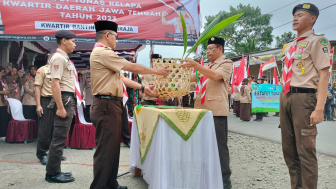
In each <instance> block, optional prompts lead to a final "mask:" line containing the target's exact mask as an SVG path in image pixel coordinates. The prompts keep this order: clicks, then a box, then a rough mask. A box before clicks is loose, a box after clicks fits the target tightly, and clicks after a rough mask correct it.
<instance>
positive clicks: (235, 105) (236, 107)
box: [233, 85, 240, 117]
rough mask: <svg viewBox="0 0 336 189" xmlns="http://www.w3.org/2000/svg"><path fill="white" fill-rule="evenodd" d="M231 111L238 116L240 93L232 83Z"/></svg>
mask: <svg viewBox="0 0 336 189" xmlns="http://www.w3.org/2000/svg"><path fill="white" fill-rule="evenodd" d="M233 96H234V97H233V98H234V99H233V100H234V102H233V113H234V114H236V117H239V115H240V93H239V90H238V87H237V86H236V85H233Z"/></svg>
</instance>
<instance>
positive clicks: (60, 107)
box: [45, 30, 76, 183]
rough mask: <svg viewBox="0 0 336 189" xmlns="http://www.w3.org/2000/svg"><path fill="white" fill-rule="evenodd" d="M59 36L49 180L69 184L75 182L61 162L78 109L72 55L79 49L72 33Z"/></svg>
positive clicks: (54, 59) (53, 67) (52, 69)
mask: <svg viewBox="0 0 336 189" xmlns="http://www.w3.org/2000/svg"><path fill="white" fill-rule="evenodd" d="M55 37H56V40H57V44H58V48H57V50H56V52H55V54H54V55H53V56H52V57H51V59H50V72H51V89H52V94H53V95H52V96H53V98H52V99H51V101H50V103H49V105H48V106H47V108H50V109H52V110H53V111H54V113H55V114H56V115H55V117H54V128H53V135H52V139H51V144H50V147H49V157H48V163H47V168H46V170H47V174H46V177H45V180H46V181H48V182H56V183H65V182H73V181H74V180H75V178H73V177H72V174H71V173H70V172H68V173H62V172H61V159H62V155H63V148H64V145H65V142H66V139H67V137H68V132H69V129H70V125H71V122H72V118H73V115H74V111H75V106H76V105H75V104H76V100H75V73H74V69H75V68H74V65H73V63H72V62H71V61H70V60H69V57H68V53H71V52H73V50H74V49H75V47H76V44H75V37H76V35H75V34H74V33H73V32H71V31H69V30H59V31H57V32H56V34H55Z"/></svg>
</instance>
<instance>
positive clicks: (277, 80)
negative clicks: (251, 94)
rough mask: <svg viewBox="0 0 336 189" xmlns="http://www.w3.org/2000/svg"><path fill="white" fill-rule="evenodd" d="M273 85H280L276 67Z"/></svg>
mask: <svg viewBox="0 0 336 189" xmlns="http://www.w3.org/2000/svg"><path fill="white" fill-rule="evenodd" d="M273 84H274V85H279V79H278V74H277V71H276V67H274V74H273Z"/></svg>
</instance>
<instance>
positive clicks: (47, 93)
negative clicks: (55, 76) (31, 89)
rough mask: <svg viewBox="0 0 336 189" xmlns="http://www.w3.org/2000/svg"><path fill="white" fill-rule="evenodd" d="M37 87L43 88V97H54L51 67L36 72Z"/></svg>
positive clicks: (43, 67) (46, 66)
mask: <svg viewBox="0 0 336 189" xmlns="http://www.w3.org/2000/svg"><path fill="white" fill-rule="evenodd" d="M35 85H38V86H41V96H42V97H52V96H53V94H52V90H51V72H50V65H45V66H42V67H41V68H39V69H38V70H37V72H36V77H35Z"/></svg>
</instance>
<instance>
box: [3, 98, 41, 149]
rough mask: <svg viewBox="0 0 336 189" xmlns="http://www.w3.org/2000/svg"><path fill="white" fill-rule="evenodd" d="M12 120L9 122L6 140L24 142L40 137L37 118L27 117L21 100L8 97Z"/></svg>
mask: <svg viewBox="0 0 336 189" xmlns="http://www.w3.org/2000/svg"><path fill="white" fill-rule="evenodd" d="M7 101H8V103H9V108H10V113H11V115H12V120H11V121H9V123H8V129H7V134H6V142H24V143H27V141H32V140H35V139H36V138H37V137H38V132H37V126H36V122H35V120H32V119H25V118H24V116H23V108H22V103H21V101H19V100H17V99H14V98H8V99H7Z"/></svg>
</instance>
